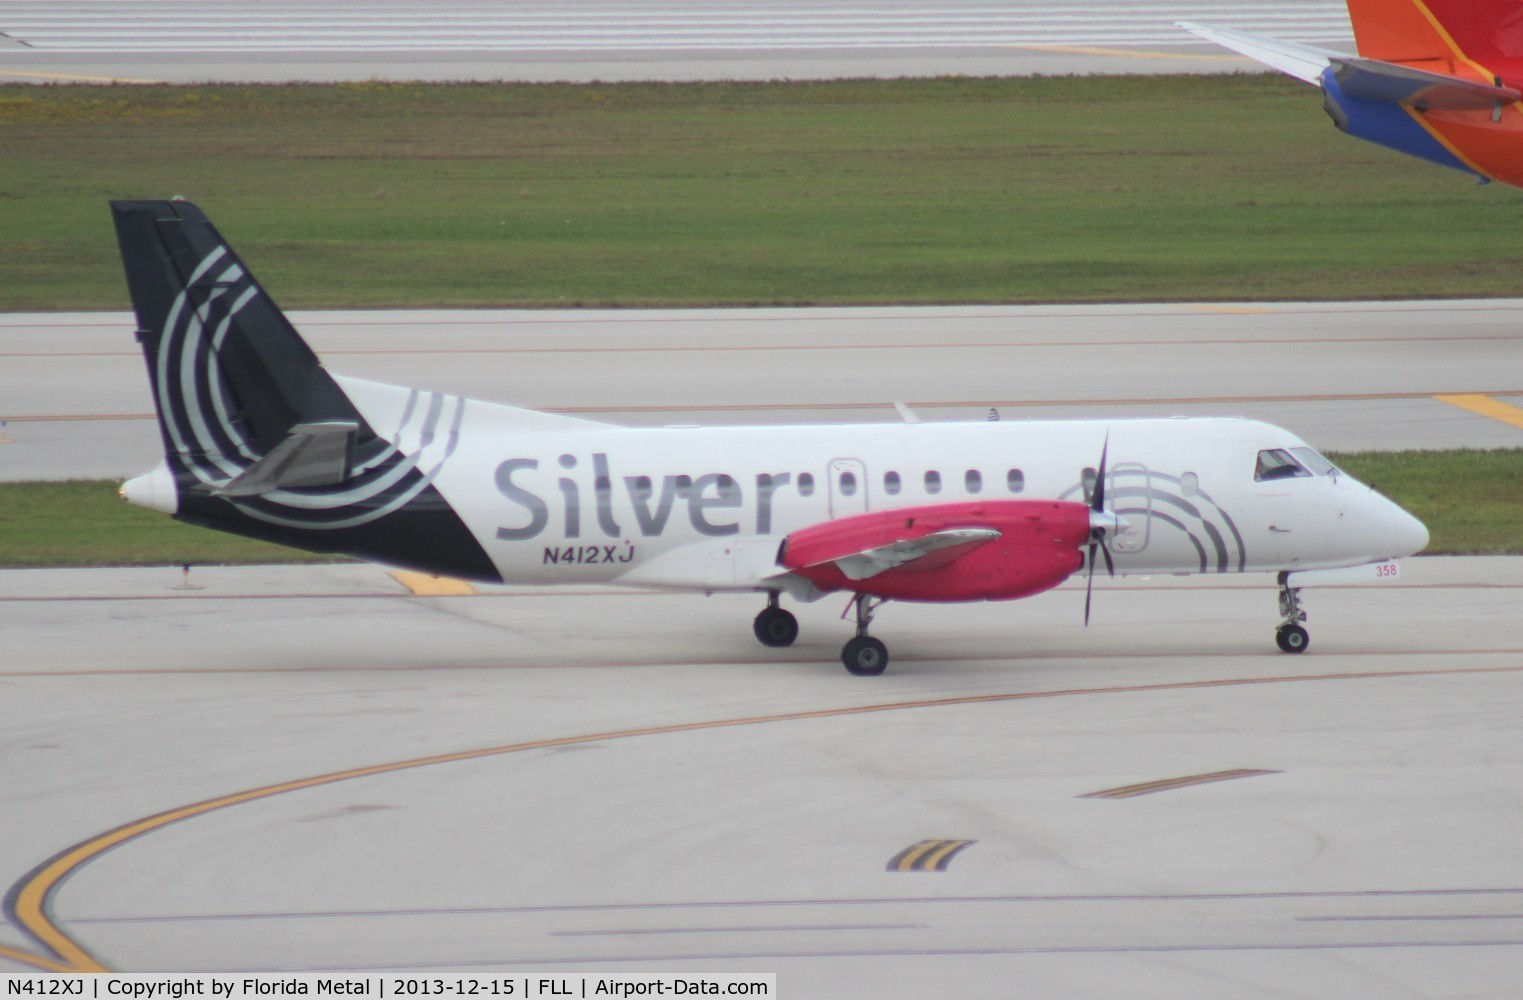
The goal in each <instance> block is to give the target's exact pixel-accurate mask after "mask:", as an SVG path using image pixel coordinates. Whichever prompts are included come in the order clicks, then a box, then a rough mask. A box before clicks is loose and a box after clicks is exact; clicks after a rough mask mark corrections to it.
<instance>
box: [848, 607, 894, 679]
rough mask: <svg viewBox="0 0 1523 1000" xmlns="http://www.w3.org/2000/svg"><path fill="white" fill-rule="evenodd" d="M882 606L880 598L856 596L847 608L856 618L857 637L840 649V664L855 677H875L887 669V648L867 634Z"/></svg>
mask: <svg viewBox="0 0 1523 1000" xmlns="http://www.w3.org/2000/svg"><path fill="white" fill-rule="evenodd" d="M882 606H883V599H882V598H880V597H870V596H868V595H867V594H858V595H857V596H856V597H853V598H852V599H851V604H850V605H848V607H847V610H848V611H850V612H852V613H853V614H854V615H855V616H856V619H857V637H856V638H855V639H853V640H851V641H850V642H848V643H847V644H846V645H845V646H844V647H842V649H841V662H842V663H843V664H844V665H845V666H846V672H847V673H849V674H852V675H854V676H856V677H876V676H878V675H879V674H881V673H883V671H885V670H887V669H888V647H887V646H885V645H883V643H881V642H879V641H878V640H877V639H874V638H873V637H872V636H870V635H868V634H867V626H868V625H870V624H872V620H873V614H874V613H875V612H876V611H877V610H878V609H879V608H881V607H882ZM842 617H845V616H844V615H843V616H842Z"/></svg>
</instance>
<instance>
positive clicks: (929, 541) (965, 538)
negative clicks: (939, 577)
mask: <svg viewBox="0 0 1523 1000" xmlns="http://www.w3.org/2000/svg"><path fill="white" fill-rule="evenodd" d="M998 537H1000V533H999V532H998V531H995V530H994V529H993V528H950V529H948V530H946V531H938V532H935V533H934V534H930V535H922V536H920V537H919V538H906V539H904V540H902V541H897V542H890V543H889V544H887V545H879V546H877V547H875V548H871V549H867V550H866V551H863V552H857V553H854V554H852V555H849V556H840V557H838V558H835V559H829V560H826V561H827V562H833V563H835V564H836V566H838V567H839V568H840V570H841V573H842V575H844V576H845V577H846V578H847V579H848V580H868V579H871V578H872V577H875V576H877V575H878V574H879V573H882V572H884V571H886V570H891V569H895V568H897V567H899V566H903V565H904V564H905V563H910V562H914V561H915V560H917V559H924V558H925V557H926V556H929V555H930V554H931V553H933V552H941V553H942V556H941V558H938V559H936V560H934V564H935V565H934V567H933V566H931V565H927V566H926V567H925V568H926V569H932V568H936V569H939V568H941V567H942V566H945V565H946V564H947V563H949V562H951V561H952V560H954V559H956V558H957V557H958V556H960V555H962V554H963V552H960V551H958V552H953V551H949V550H951V549H954V548H957V547H961V546H970V547H971V546H974V545H982V544H983V543H984V542H992V541H994V540H995V539H996V538H998Z"/></svg>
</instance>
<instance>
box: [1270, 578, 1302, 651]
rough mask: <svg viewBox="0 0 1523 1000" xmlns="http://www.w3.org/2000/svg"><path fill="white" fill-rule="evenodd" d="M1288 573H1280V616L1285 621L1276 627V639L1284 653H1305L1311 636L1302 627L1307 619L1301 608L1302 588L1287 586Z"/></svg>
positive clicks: (1276, 643)
mask: <svg viewBox="0 0 1523 1000" xmlns="http://www.w3.org/2000/svg"><path fill="white" fill-rule="evenodd" d="M1286 575H1287V574H1285V573H1281V574H1280V616H1281V617H1282V618H1283V619H1284V621H1282V622H1280V627H1279V628H1277V629H1275V631H1274V641H1275V645H1277V646H1279V647H1280V652H1282V653H1304V652H1306V647H1307V646H1309V645H1311V636H1310V635H1308V634H1307V633H1306V629H1304V628H1302V627H1301V623H1302V622H1304V621H1306V612H1305V611H1302V610H1301V588H1300V587H1289V586H1286V584H1285V578H1286Z"/></svg>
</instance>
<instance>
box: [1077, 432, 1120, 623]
mask: <svg viewBox="0 0 1523 1000" xmlns="http://www.w3.org/2000/svg"><path fill="white" fill-rule="evenodd" d="M1110 448H1111V432H1110V431H1106V432H1105V443H1104V444H1102V445H1101V446H1100V467H1099V468H1098V469H1096V470H1095V488H1094V491H1093V493H1091V494H1090V501H1089V507H1090V510H1092V511H1094V512H1095V513H1096V514H1104V513H1105V463H1106V457H1107V456H1108V455H1109V454H1110ZM1104 540H1105V529H1104V528H1101V527H1094V528H1090V529H1089V578H1088V580H1087V581H1086V582H1085V584H1084V627H1085V628H1089V608H1090V602H1091V600H1092V599H1093V597H1094V593H1095V550H1096V549H1098V550H1100V551H1101V552H1103V553H1105V571H1106V572H1107V573H1109V574H1110V575H1111V576H1115V575H1116V564H1115V563H1114V562H1112V561H1111V552H1110V549H1109V548H1108V547H1106V546H1104V545H1102V544H1101V543H1102V542H1103V541H1104Z"/></svg>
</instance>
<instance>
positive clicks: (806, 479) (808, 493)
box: [799, 472, 814, 497]
mask: <svg viewBox="0 0 1523 1000" xmlns="http://www.w3.org/2000/svg"><path fill="white" fill-rule="evenodd" d="M799 496H801V497H812V496H814V476H813V475H812V474H811V473H808V472H800V473H799Z"/></svg>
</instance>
